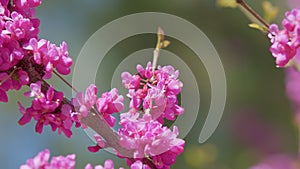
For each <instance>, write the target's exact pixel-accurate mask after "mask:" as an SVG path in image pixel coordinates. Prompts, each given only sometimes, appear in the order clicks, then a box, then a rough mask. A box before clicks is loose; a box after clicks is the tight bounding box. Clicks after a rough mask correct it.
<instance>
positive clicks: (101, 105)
mask: <svg viewBox="0 0 300 169" xmlns="http://www.w3.org/2000/svg"><path fill="white" fill-rule="evenodd" d="M123 102H124V98H123V96H122V95H118V89H116V88H113V89H112V90H111V91H110V92H105V93H103V94H102V96H101V97H100V98H99V99H98V100H97V102H96V106H97V110H98V111H99V112H100V113H101V114H102V116H103V118H104V119H105V121H106V122H107V123H108V125H110V126H111V127H112V126H114V123H115V121H116V120H115V118H114V117H113V116H111V114H113V113H115V112H121V111H123V109H124V103H123Z"/></svg>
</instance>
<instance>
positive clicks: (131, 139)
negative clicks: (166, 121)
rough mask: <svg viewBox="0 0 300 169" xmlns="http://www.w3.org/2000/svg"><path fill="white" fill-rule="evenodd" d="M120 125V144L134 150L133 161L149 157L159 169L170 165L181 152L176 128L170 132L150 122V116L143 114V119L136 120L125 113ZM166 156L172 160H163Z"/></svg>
mask: <svg viewBox="0 0 300 169" xmlns="http://www.w3.org/2000/svg"><path fill="white" fill-rule="evenodd" d="M128 117H130V118H128ZM120 125H121V126H122V128H120V129H119V135H120V144H121V145H122V146H123V147H124V148H126V149H129V150H134V158H135V159H143V158H145V157H151V158H152V160H154V164H155V165H157V166H159V167H158V168H161V165H162V166H164V167H166V166H170V165H172V164H173V163H174V162H175V161H176V157H177V156H178V155H179V154H181V153H182V152H183V146H184V140H182V139H179V138H177V136H178V129H177V127H174V128H173V131H171V130H170V129H169V128H168V127H166V126H162V124H161V123H159V122H158V121H156V120H152V118H151V115H147V114H145V115H144V116H143V118H138V116H135V115H130V113H127V114H126V113H125V114H124V115H123V114H122V115H121V121H120ZM167 156H168V157H170V158H169V159H172V160H170V161H167V160H165V158H166V157H167Z"/></svg>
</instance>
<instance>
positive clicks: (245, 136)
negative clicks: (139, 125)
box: [0, 0, 297, 169]
mask: <svg viewBox="0 0 300 169" xmlns="http://www.w3.org/2000/svg"><path fill="white" fill-rule="evenodd" d="M261 2H262V1H260V0H258V1H249V4H250V5H251V6H252V7H253V8H254V9H255V10H257V11H258V12H259V13H262V10H261ZM271 2H272V3H274V4H275V5H277V6H279V7H280V13H279V17H278V19H277V20H278V21H277V22H279V21H280V20H281V19H282V18H283V13H284V11H285V10H287V9H288V8H287V6H286V4H285V3H286V2H285V1H280V0H273V1H271ZM138 12H164V13H169V14H173V15H176V16H178V17H182V18H184V19H186V20H188V21H189V22H191V23H193V24H194V25H196V26H197V27H198V28H199V29H201V30H202V31H203V32H204V33H205V34H206V35H207V37H208V38H209V39H210V40H211V42H212V43H213V44H214V46H215V48H216V50H217V51H218V53H219V55H220V57H221V60H222V62H223V66H224V69H225V73H226V78H227V85H228V86H227V87H228V88H227V89H228V90H227V91H228V94H227V104H226V108H225V112H224V115H223V118H222V120H221V123H220V124H219V127H218V128H217V130H216V132H215V133H214V134H213V136H212V137H211V138H210V139H209V140H208V141H207V142H206V143H204V144H199V143H198V137H199V133H200V131H201V128H202V126H203V124H204V120H205V118H206V113H207V111H208V108H209V104H210V84H209V79H208V75H207V72H206V71H205V68H204V67H203V65H202V63H201V62H200V61H194V60H187V61H186V63H187V64H188V65H189V66H191V67H197V68H198V70H197V69H196V70H193V71H194V73H195V76H197V82H198V86H199V90H200V94H201V104H200V106H201V107H200V110H199V115H198V119H197V122H196V124H195V125H194V127H193V129H192V130H191V132H190V133H189V134H188V136H187V137H186V138H185V140H186V149H185V152H184V153H183V154H182V155H180V156H179V157H178V161H177V163H176V164H175V165H173V166H172V168H178V169H179V168H195V169H244V168H247V167H249V166H251V165H253V164H255V163H257V162H258V161H259V160H260V159H261V158H263V157H265V156H267V155H268V154H274V153H289V154H292V155H295V154H296V153H297V131H296V128H295V124H294V122H293V121H294V120H293V112H292V110H291V108H290V104H289V101H288V99H287V98H286V95H285V86H284V72H283V70H282V69H277V68H275V65H274V59H273V58H272V56H271V54H270V53H269V50H268V48H269V45H270V44H269V40H268V39H267V38H266V36H265V35H264V34H262V33H261V32H259V31H257V30H254V29H250V28H249V27H248V26H247V24H248V23H249V21H248V20H247V18H246V17H245V16H244V15H243V14H242V13H241V11H240V10H238V9H228V8H226V9H225V8H218V7H216V2H215V1H214V0H198V1H196V0H185V1H182V0H165V1H157V0H154V1H137V0H132V1H121V0H114V1H103V0H88V1H79V0H72V1H71V0H64V1H59V0H51V1H44V2H43V4H42V5H41V6H40V7H39V8H38V9H37V17H38V18H40V20H41V28H40V30H41V32H40V38H46V39H49V40H51V41H52V42H55V43H56V44H59V43H61V41H66V42H68V45H69V52H70V56H71V57H72V58H74V62H75V60H76V57H77V56H78V54H79V52H80V49H81V48H82V46H83V45H84V43H85V42H86V41H87V39H88V38H89V37H90V36H91V35H92V34H93V33H94V32H95V31H97V30H98V29H99V28H101V27H102V26H103V25H105V24H106V23H109V22H110V21H113V20H115V19H117V18H119V17H122V16H125V15H128V14H134V13H138ZM120 29H121V28H120ZM169 40H171V43H172V44H171V46H170V47H168V48H167V49H166V50H169V51H171V52H174V53H176V54H177V55H178V56H180V57H181V58H189V57H190V56H192V55H194V54H193V52H191V50H190V49H189V48H188V47H186V46H184V45H183V44H182V43H180V42H179V41H178V40H176V39H172V38H169ZM103 41H104V42H105V39H103ZM155 41H156V35H154V34H146V35H138V36H134V37H130V38H128V39H125V40H123V41H122V42H120V43H119V44H117V45H116V46H115V47H114V48H112V49H111V51H110V52H109V53H108V54H107V56H106V57H105V59H104V63H105V64H104V65H102V66H101V65H100V68H99V73H98V75H97V77H98V78H101V79H102V81H101V82H99V83H98V82H97V83H98V85H99V86H101V89H100V91H105V90H108V88H109V82H110V80H111V79H110V78H111V74H112V72H113V71H114V70H112V69H111V70H110V69H109V67H110V66H105V65H112V64H118V63H120V62H121V61H122V59H124V58H125V57H126V56H127V55H129V54H130V53H132V52H134V51H137V50H140V49H143V48H152V47H154V45H155ZM141 57H143V56H141ZM106 63H107V64H106ZM199 65H200V66H199ZM71 76H72V75H70V76H68V77H66V79H68V80H69V81H71ZM103 79H105V80H104V81H103ZM50 82H51V83H53V84H54V86H55V87H57V89H58V90H63V91H64V92H65V93H67V96H68V97H71V93H72V91H71V90H70V89H69V88H67V87H66V86H65V85H64V84H63V83H61V82H60V81H59V80H57V79H55V78H54V79H52V80H50ZM27 90H28V88H27V87H24V88H23V89H22V91H21V92H14V91H13V92H10V93H9V99H10V102H9V103H8V104H3V103H1V104H0V106H1V113H0V134H1V140H0V147H1V148H0V164H1V168H7V169H13V168H18V167H19V166H20V165H21V164H24V163H25V161H26V160H27V159H28V158H32V157H33V156H35V155H36V154H37V152H39V151H41V150H43V149H45V148H49V149H50V151H51V155H53V156H56V155H60V154H61V155H66V154H70V153H75V154H76V160H77V165H76V168H78V169H79V168H83V167H84V166H85V164H87V163H92V164H103V162H104V161H105V159H107V158H111V159H113V160H114V161H115V162H116V166H117V167H119V166H125V165H124V160H122V159H118V158H115V157H114V156H113V155H111V154H109V153H106V152H105V151H101V152H100V153H96V154H92V153H89V152H88V151H87V146H89V145H92V144H93V142H92V140H90V139H89V138H88V137H87V136H86V134H85V133H84V132H83V131H82V130H81V129H77V130H76V129H74V130H73V131H74V135H73V137H72V138H71V139H67V138H66V137H65V136H63V135H57V133H52V132H51V131H50V128H49V127H46V128H44V132H43V134H41V135H40V134H37V133H35V132H34V125H35V122H33V121H32V122H31V123H30V124H28V125H25V126H19V125H18V124H17V121H18V119H19V118H20V117H21V114H20V113H19V111H18V107H17V102H18V101H20V102H22V103H24V104H25V105H28V104H29V101H28V99H27V98H24V97H23V96H22V93H23V92H24V91H27ZM26 103H27V104H26ZM185 113H189V112H185Z"/></svg>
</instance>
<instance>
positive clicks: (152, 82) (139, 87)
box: [118, 62, 185, 169]
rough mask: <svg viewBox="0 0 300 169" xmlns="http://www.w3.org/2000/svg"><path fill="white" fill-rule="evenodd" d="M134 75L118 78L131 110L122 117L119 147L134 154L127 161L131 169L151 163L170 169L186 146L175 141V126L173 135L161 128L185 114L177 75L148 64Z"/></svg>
mask: <svg viewBox="0 0 300 169" xmlns="http://www.w3.org/2000/svg"><path fill="white" fill-rule="evenodd" d="M137 71H138V74H137V75H131V74H130V73H128V72H124V73H122V75H121V76H122V83H123V86H124V87H125V88H127V89H128V95H127V96H128V97H129V98H130V99H131V101H130V105H129V108H130V110H129V111H128V112H127V113H122V114H121V120H120V122H119V124H120V125H121V128H120V129H119V131H118V133H119V137H120V142H119V143H120V145H121V146H123V147H124V148H126V149H128V150H130V151H133V153H134V154H133V157H132V158H128V157H127V164H128V165H129V166H131V167H132V166H137V165H138V164H141V165H142V167H141V168H143V167H144V168H148V167H149V168H150V166H148V165H147V163H144V161H145V160H146V159H151V161H152V163H153V164H154V165H155V167H156V168H161V169H165V168H170V166H171V165H172V164H174V163H175V161H176V157H177V156H178V155H179V154H181V153H182V152H183V150H184V143H185V142H184V140H182V139H179V138H177V137H178V134H179V133H178V129H177V127H176V126H174V128H173V131H172V130H170V129H169V128H168V127H167V126H163V124H164V119H167V120H175V119H176V117H177V116H179V115H181V114H182V113H183V111H184V109H183V108H182V107H180V106H179V105H178V99H177V96H178V94H179V93H180V92H181V89H182V87H183V84H182V82H181V81H179V80H178V76H179V71H178V70H175V69H174V68H173V67H172V66H164V67H161V66H159V67H158V69H157V70H155V71H153V70H152V64H151V62H149V63H148V64H147V67H146V68H143V67H142V66H141V65H137ZM121 156H122V155H121Z"/></svg>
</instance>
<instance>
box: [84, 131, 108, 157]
mask: <svg viewBox="0 0 300 169" xmlns="http://www.w3.org/2000/svg"><path fill="white" fill-rule="evenodd" d="M94 138H95V140H96V142H97V144H96V145H95V146H89V147H88V150H89V151H90V152H92V153H95V152H98V151H99V150H100V149H102V148H104V147H105V143H104V141H103V140H102V138H101V136H99V135H98V134H95V135H94Z"/></svg>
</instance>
